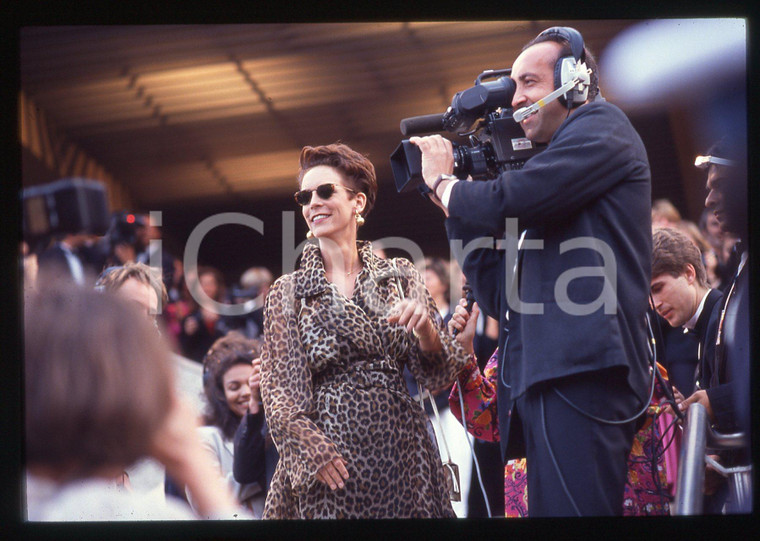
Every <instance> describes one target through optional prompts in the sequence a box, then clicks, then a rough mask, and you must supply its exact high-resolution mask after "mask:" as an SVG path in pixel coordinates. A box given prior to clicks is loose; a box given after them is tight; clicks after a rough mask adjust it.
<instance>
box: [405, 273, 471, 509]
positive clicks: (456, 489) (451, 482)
mask: <svg viewBox="0 0 760 541" xmlns="http://www.w3.org/2000/svg"><path fill="white" fill-rule="evenodd" d="M391 264H392V265H393V270H394V276H395V283H396V290H397V292H398V296H399V298H400V299H401V300H403V299H405V298H406V296H405V295H404V288H403V287H401V280H400V278H399V270H398V267H397V266H396V260H395V259H391ZM425 398H428V399H429V400H430V405H431V406H432V408H433V414H434V416H435V423H436V425H437V426H438V433H439V434H440V435H441V440H442V441H443V449H444V451H445V452H446V460H445V461H443V473H444V476H445V477H446V482H447V485H448V489H449V498H450V499H451V500H452V501H455V502H458V501H460V500H461V498H462V487H461V486H460V483H459V466H457V465H456V464H454V462H453V461H452V460H451V453H450V452H449V445H448V443H447V442H446V435H445V434H444V433H443V425H442V424H441V417H440V415H439V414H438V406H436V404H435V399H434V398H433V395H432V393H431V392H430V391H428V390H427V389H424V388H423V387H422V385H420V384H419V382H418V383H417V399H418V400H419V403H420V407H421V408H422V412H423V413H425V402H424V401H425ZM425 415H427V413H425Z"/></svg>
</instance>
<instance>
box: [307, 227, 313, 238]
mask: <svg viewBox="0 0 760 541" xmlns="http://www.w3.org/2000/svg"><path fill="white" fill-rule="evenodd" d="M313 237H314V233H312V232H311V229H309V230H308V231H307V232H306V238H307V239H310V238H313Z"/></svg>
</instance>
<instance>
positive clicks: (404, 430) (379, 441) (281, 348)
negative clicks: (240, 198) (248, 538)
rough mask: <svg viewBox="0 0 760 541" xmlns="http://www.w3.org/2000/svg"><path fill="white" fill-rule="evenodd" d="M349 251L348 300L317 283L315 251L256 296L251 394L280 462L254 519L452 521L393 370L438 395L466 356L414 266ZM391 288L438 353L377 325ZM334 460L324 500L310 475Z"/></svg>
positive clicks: (435, 462) (363, 248) (422, 433)
mask: <svg viewBox="0 0 760 541" xmlns="http://www.w3.org/2000/svg"><path fill="white" fill-rule="evenodd" d="M357 244H358V248H359V257H360V258H361V260H362V263H363V268H362V270H361V271H360V272H359V274H358V276H357V278H356V283H355V286H354V292H353V295H352V297H351V299H347V298H346V297H345V296H343V295H342V294H341V293H340V292H339V291H338V290H337V288H336V287H335V286H334V285H333V284H331V283H329V282H328V281H327V279H326V278H325V271H324V266H323V262H322V258H321V255H320V251H319V248H318V247H317V246H316V245H314V244H307V246H306V247H305V249H304V252H303V257H302V262H301V266H300V269H299V270H297V271H295V272H294V273H291V274H288V275H285V276H282V277H281V278H279V279H278V280H277V281H276V282H275V283H274V284H273V286H272V288H271V290H270V292H269V294H268V296H267V300H266V308H265V316H264V317H265V331H264V336H265V346H264V349H263V352H262V356H261V394H262V399H263V403H264V411H265V413H266V417H267V421H268V423H269V427H270V430H271V433H272V437H273V439H274V442H275V444H276V446H277V450H278V451H279V454H280V460H279V463H278V464H277V468H276V470H275V473H274V477H273V479H272V482H271V486H270V490H269V493H268V495H267V501H266V507H265V510H264V518H275V519H296V518H300V519H314V518H432V517H454V516H455V515H454V512H453V510H452V508H451V503H450V501H449V498H448V492H447V487H446V481H445V479H444V476H443V471H442V466H441V460H440V456H439V453H438V450H437V449H436V447H435V444H434V442H433V441H432V439H431V438H430V435H429V432H428V429H427V424H426V423H427V417H426V415H425V413H424V411H423V410H422V408H421V407H420V405H419V404H418V403H416V402H414V401H413V400H412V398H411V397H410V395H409V392H408V391H407V389H406V385H405V383H404V378H403V376H402V371H403V369H404V366H405V365H408V366H409V368H410V370H411V372H412V373H413V374H414V375H415V377H416V378H417V380H418V381H419V382H420V383H421V384H422V385H424V386H425V387H428V388H431V389H437V388H441V387H444V386H447V385H450V384H451V383H452V382H453V381H454V379H455V378H456V376H457V374H458V373H459V371H460V370H461V368H462V367H464V365H465V363H466V361H467V355H466V354H465V352H464V350H463V349H462V348H461V346H460V345H459V343H457V342H456V341H454V340H452V338H451V337H450V335H449V334H448V332H446V330H445V328H444V327H443V324H442V322H441V321H440V316H439V315H438V312H437V310H436V309H435V304H434V301H433V299H432V298H431V297H430V294H429V293H428V292H427V290H426V289H425V287H424V285H423V282H422V279H421V277H420V275H419V273H418V271H417V269H416V268H415V267H414V265H412V264H411V263H410V262H409V261H407V260H405V259H397V260H395V265H394V264H393V263H391V262H389V261H388V260H385V259H381V258H379V257H377V256H375V255H374V254H373V253H372V247H371V245H370V243H368V242H362V241H360V242H358V243H357ZM396 276H399V279H397V278H396ZM399 286H400V287H402V288H403V290H404V295H405V296H406V297H409V298H414V299H418V300H420V301H421V302H423V303H425V304H426V305H427V306H428V307H429V313H430V317H431V319H432V320H433V322H434V323H435V324H436V325H437V326H438V328H439V334H440V336H441V342H442V343H443V351H442V352H440V353H438V354H427V353H425V352H423V351H421V350H420V349H419V345H418V342H417V339H416V338H415V337H414V336H413V335H411V334H408V333H407V332H406V331H405V330H404V329H403V328H402V327H400V326H398V325H391V324H389V323H388V321H387V319H386V317H387V315H388V312H389V309H390V307H391V306H392V305H393V304H394V303H395V302H397V301H398V300H399V299H400V295H399V291H398V287H399ZM336 457H343V459H344V460H345V461H346V462H347V466H346V468H347V469H348V473H349V478H348V480H347V481H346V482H345V487H344V488H343V489H338V490H336V491H332V490H330V489H329V487H327V486H325V485H323V484H322V483H320V482H319V481H317V480H316V477H315V475H316V473H317V471H318V470H319V469H320V467H322V466H323V465H324V464H326V463H327V462H329V461H330V460H332V459H334V458H336Z"/></svg>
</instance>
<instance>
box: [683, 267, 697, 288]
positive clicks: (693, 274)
mask: <svg viewBox="0 0 760 541" xmlns="http://www.w3.org/2000/svg"><path fill="white" fill-rule="evenodd" d="M683 274H684V276H685V277H686V281H687V282H689V285H692V284H693V283H694V280H696V278H697V271H696V270H695V269H694V265H692V264H691V263H687V264H686V268H685V269H684V273H683Z"/></svg>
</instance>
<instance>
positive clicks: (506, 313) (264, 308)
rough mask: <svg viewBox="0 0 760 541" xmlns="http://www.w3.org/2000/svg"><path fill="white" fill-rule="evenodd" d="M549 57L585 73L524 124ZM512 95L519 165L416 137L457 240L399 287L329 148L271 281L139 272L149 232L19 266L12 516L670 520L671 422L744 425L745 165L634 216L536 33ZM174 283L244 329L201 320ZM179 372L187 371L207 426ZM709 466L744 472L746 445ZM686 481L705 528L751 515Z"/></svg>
mask: <svg viewBox="0 0 760 541" xmlns="http://www.w3.org/2000/svg"><path fill="white" fill-rule="evenodd" d="M566 63H567V64H568V65H572V66H576V65H577V66H580V65H583V69H586V66H587V67H588V69H590V70H591V76H590V79H588V80H587V81H586V83H585V87H584V85H583V84H579V86H577V87H575V88H574V89H573V90H569V91H568V92H567V93H566V94H564V95H563V97H561V98H559V99H558V100H547V102H546V103H544V101H543V98H544V97H545V96H547V95H548V94H550V93H551V92H552V91H553V90H555V88H557V87H558V86H559V85H560V83H561V81H560V82H558V81H556V80H555V73H557V74H559V73H560V72H562V69H561V68H562V66H563V65H564V64H566ZM511 77H512V79H513V81H514V82H515V85H516V88H515V92H514V97H513V99H512V106H513V107H514V109H515V110H520V109H521V108H525V107H530V106H532V105H533V104H537V103H541V108H539V109H535V110H533V111H532V112H531V113H530V114H526V117H525V119H524V120H523V121H522V123H521V124H522V127H523V130H524V131H525V134H526V137H527V138H528V139H530V140H531V141H533V142H535V143H544V144H547V146H546V148H545V149H544V150H543V151H542V152H541V153H539V154H537V155H536V156H534V157H533V158H531V159H530V160H529V161H528V162H527V163H526V164H525V166H524V167H522V168H521V169H515V170H509V171H505V172H503V173H501V174H500V175H499V176H498V177H497V178H494V179H492V180H487V181H483V182H467V181H465V180H463V179H460V178H458V177H456V176H454V175H453V172H454V163H453V153H452V146H451V142H450V141H448V140H447V139H445V138H443V137H441V136H439V135H435V136H426V137H413V138H412V139H411V142H412V143H413V144H415V145H417V146H418V148H419V149H420V151H421V155H422V176H423V178H424V182H425V184H426V185H427V187H428V196H429V199H430V200H431V201H432V202H433V203H434V204H435V205H437V206H438V207H440V208H441V210H442V211H443V213H444V215H445V230H446V233H447V235H448V236H449V239H451V240H457V241H461V243H462V245H463V246H468V245H469V246H472V245H476V247H475V248H474V249H472V250H470V251H466V252H465V253H462V254H459V253H457V254H455V256H456V257H454V258H452V259H451V260H446V259H442V258H434V257H429V258H427V259H426V260H425V261H424V262H419V263H420V267H419V268H418V267H417V266H415V265H414V264H413V263H412V262H410V261H409V260H408V259H406V258H402V257H398V258H388V257H385V256H384V254H382V253H380V252H379V251H378V250H376V249H375V248H373V245H372V243H371V242H369V241H367V240H362V239H361V238H360V237H361V231H362V230H361V226H362V225H363V224H364V223H365V221H366V220H367V219H369V215H370V213H371V211H372V209H373V206H374V204H375V201H376V198H377V189H378V183H377V178H376V176H375V169H374V166H373V165H372V163H371V162H370V161H369V160H368V159H367V158H366V157H365V156H364V155H362V154H361V153H360V152H358V151H356V150H354V149H352V148H350V147H348V146H347V145H344V144H340V143H336V144H330V145H324V146H316V147H312V146H306V147H304V148H303V149H302V151H301V155H300V159H299V164H297V171H298V172H297V185H298V191H297V192H296V193H295V197H294V198H295V201H296V203H297V204H298V205H300V207H301V211H302V216H303V219H304V221H305V223H306V225H307V226H308V234H307V237H308V238H309V239H310V241H309V242H307V243H306V244H305V247H304V249H303V253H302V256H301V259H300V266H299V267H298V269H297V270H295V271H294V272H292V273H288V274H285V275H283V276H280V277H278V278H277V279H275V277H274V276H273V275H272V273H271V272H270V271H269V270H267V269H266V268H264V267H260V266H252V267H251V268H250V269H248V270H247V271H245V272H244V273H242V274H241V275H240V277H239V279H238V281H237V283H235V284H234V285H232V286H231V287H227V284H225V281H224V279H223V274H222V272H221V271H220V269H221V268H223V265H222V262H219V266H218V267H212V266H199V267H198V268H197V269H183V266H182V263H181V261H180V259H179V258H177V257H176V256H174V255H173V254H170V253H169V252H167V251H166V250H163V251H162V252H161V253H160V260H161V266H160V268H159V267H153V266H151V265H152V264H153V262H155V261H156V260H157V253H156V249H157V246H159V245H158V244H157V243H151V242H150V241H151V240H157V239H159V238H160V232H159V230H158V228H157V227H155V224H152V223H151V216H150V214H145V215H139V214H130V213H126V212H119V213H115V214H114V216H113V221H112V225H111V228H110V230H109V233H108V234H107V235H106V236H105V237H102V238H95V237H93V236H91V235H89V236H88V235H84V234H68V235H64V236H60V237H58V238H56V239H55V240H54V242H51V244H50V246H48V247H47V248H46V249H45V250H44V251H42V252H41V253H40V255H39V257H35V256H34V255H33V254H32V253H31V252H28V251H25V252H24V254H23V262H24V285H25V297H26V303H25V356H26V358H25V384H26V388H25V396H26V404H27V407H26V425H25V429H26V466H27V467H26V476H27V477H26V489H27V492H26V498H27V514H28V519H29V520H33V521H37V520H42V521H49V520H120V519H125V520H136V519H191V518H220V519H236V518H246V519H314V518H330V519H339V518H453V517H484V516H491V517H505V516H506V517H518V516H531V517H545V516H576V515H577V516H603V515H667V514H669V513H670V512H671V506H672V502H673V499H674V497H675V496H676V494H675V481H674V480H675V476H676V472H677V468H678V465H677V461H678V453H677V448H678V445H679V443H680V432H679V428H678V427H679V426H682V425H683V423H685V422H688V419H687V418H685V415H684V414H685V413H686V412H687V410H688V407H689V405H690V404H692V403H700V404H702V405H703V406H704V407H705V408H706V410H707V413H708V416H709V419H710V421H711V423H712V424H713V426H714V427H715V428H716V429H717V430H720V431H723V432H740V431H743V432H746V433H748V431H749V418H748V415H749V413H748V412H749V403H748V402H749V315H748V270H747V267H748V263H747V262H748V255H747V251H746V247H745V245H744V243H743V242H740V241H746V235H747V213H746V205H745V203H746V201H744V200H743V194H745V193H746V169H745V168H744V165H743V164H744V161H743V160H746V155H744V154H742V147H741V145H730V144H727V143H726V142H725V141H720V142H718V143H717V144H716V145H715V146H714V147H712V148H711V149H709V150H707V152H706V156H700V157H698V158H697V163H696V165H697V166H698V167H700V168H701V169H704V170H705V171H706V173H707V176H706V185H707V189H708V190H709V194H708V196H707V200H706V202H705V204H706V209H705V212H704V213H703V214H702V217H701V219H700V220H699V223H698V224H695V223H692V222H688V221H685V220H683V219H682V218H681V216H680V213H679V212H678V211H677V209H676V208H675V207H674V206H673V205H672V204H671V203H669V202H668V201H665V200H657V201H655V202H652V199H651V179H650V171H649V165H648V160H647V156H646V152H645V150H644V146H643V143H642V141H641V139H640V138H639V136H638V134H637V133H636V131H635V130H634V128H633V126H632V125H631V123H630V122H629V121H628V119H627V118H626V116H625V115H624V114H623V113H622V111H621V110H620V109H618V108H617V107H615V106H614V105H612V104H610V103H609V102H607V101H605V100H604V99H603V98H602V97H601V95H600V94H599V91H598V78H597V77H598V74H597V66H596V63H595V61H594V58H593V56H592V54H591V53H590V52H589V51H588V49H587V48H586V47H585V46H584V44H583V40H582V37H581V36H580V34H579V33H577V32H576V31H575V30H573V29H571V28H565V27H555V28H551V29H548V30H546V31H544V32H542V33H541V34H539V35H538V36H537V37H536V38H535V39H534V40H532V41H531V42H529V43H528V44H527V45H526V47H525V48H524V49H523V51H522V53H521V54H520V55H519V56H518V58H517V59H516V60H515V62H514V65H513V67H512V75H511ZM579 149H580V150H579ZM581 151H582V152H583V155H582V157H581V156H580V155H579V152H581ZM294 169H296V167H294ZM510 220H515V222H510ZM442 229H443V228H442ZM486 237H487V238H489V239H490V240H491V243H490V245H488V246H484V245H483V244H482V243H473V242H471V241H474V240H476V239H482V238H486ZM459 269H461V270H459ZM579 269H581V270H580V271H579ZM590 269H591V270H590ZM597 271H599V272H597ZM584 272H585V274H584ZM194 284H198V287H199V289H200V290H201V291H202V292H203V293H204V297H208V298H209V299H211V300H213V301H216V302H217V303H225V304H233V303H242V302H250V301H253V303H252V305H251V306H252V308H251V310H249V311H248V312H247V313H246V314H245V315H242V316H227V315H222V314H219V312H218V310H216V309H214V307H213V306H211V305H209V304H208V303H207V302H205V301H203V300H198V299H197V298H196V297H198V296H197V295H194V294H192V291H191V290H192V288H193V287H195V286H194ZM465 284H466V286H467V288H468V289H469V290H471V293H472V297H474V301H475V302H474V304H473V303H471V302H469V303H468V300H471V299H469V298H468V297H465V295H464V293H463V288H462V285H465ZM264 299H265V302H263V300H264ZM684 330H686V331H687V332H684ZM648 344H654V347H653V348H651V347H649V346H648ZM172 353H174V354H179V355H181V356H182V357H185V358H186V359H190V360H191V361H192V362H195V363H198V366H199V368H200V371H199V381H198V382H197V383H198V388H199V389H202V399H203V404H204V409H203V410H202V411H194V410H193V408H192V407H191V406H189V404H188V403H187V402H186V400H185V399H184V397H183V396H182V392H180V391H181V390H180V389H179V385H178V380H177V377H176V373H175V372H174V370H173V369H172V367H173V366H174V364H173V361H172ZM53 432H55V433H57V434H66V435H68V437H56V438H51V437H50V436H51V433H53ZM468 434H469V435H468ZM712 458H713V459H714V460H716V461H718V462H719V463H721V464H723V465H726V466H736V465H745V464H748V463H749V461H750V454H749V443H747V445H746V446H745V447H743V448H741V449H735V450H731V451H724V452H720V453H718V454H715V455H713V456H712ZM143 459H149V460H152V461H156V462H157V463H160V464H161V466H162V467H163V468H164V470H162V471H165V479H164V480H163V483H162V484H163V486H164V489H165V494H166V497H165V500H164V502H165V503H164V504H163V505H161V506H153V505H147V504H146V501H145V500H144V499H142V498H141V494H140V492H139V491H138V490H135V489H134V488H133V487H131V483H130V475H131V472H132V471H133V470H132V469H131V468H133V465H134V464H135V462H136V461H139V460H143ZM706 479H707V481H706V483H705V490H704V498H705V511H706V512H709V513H727V512H728V513H732V512H747V511H748V510H749V508H748V507H747V503H746V502H740V501H736V498H735V497H734V496H732V493H731V492H730V490H729V489H728V483H727V482H726V480H725V478H723V477H721V476H719V475H717V474H716V473H715V471H714V470H710V471H709V472H708V473H707V474H706ZM750 505H751V504H750Z"/></svg>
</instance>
